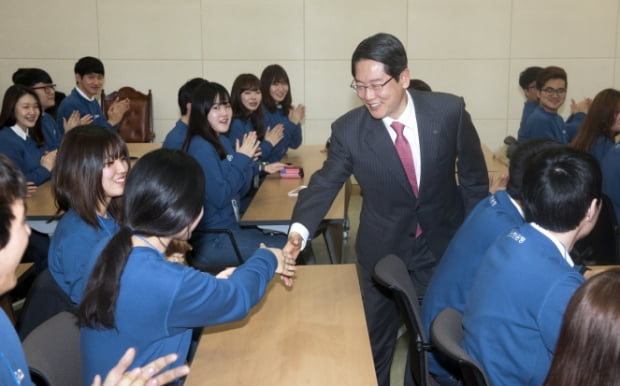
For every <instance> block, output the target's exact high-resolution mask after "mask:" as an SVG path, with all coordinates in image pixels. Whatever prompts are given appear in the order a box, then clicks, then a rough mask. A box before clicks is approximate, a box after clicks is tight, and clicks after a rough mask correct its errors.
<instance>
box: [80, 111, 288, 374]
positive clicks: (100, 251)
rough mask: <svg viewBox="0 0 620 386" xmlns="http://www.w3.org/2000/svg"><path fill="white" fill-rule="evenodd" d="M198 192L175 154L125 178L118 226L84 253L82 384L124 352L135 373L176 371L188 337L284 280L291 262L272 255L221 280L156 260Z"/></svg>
mask: <svg viewBox="0 0 620 386" xmlns="http://www.w3.org/2000/svg"><path fill="white" fill-rule="evenodd" d="M194 108H195V105H192V111H193V109H194ZM191 123H192V121H191V119H190V126H191ZM204 186H205V178H204V175H203V173H202V171H201V167H200V165H199V164H198V162H196V161H195V160H194V159H193V158H192V157H191V156H189V155H187V154H185V153H184V152H182V151H179V150H170V149H159V150H156V151H153V152H150V153H148V154H146V155H144V156H143V157H142V158H140V159H139V160H138V162H136V164H135V166H134V167H133V168H132V169H131V171H130V172H129V174H128V176H127V185H126V187H125V195H124V209H123V216H122V218H123V224H122V225H123V226H122V228H121V230H120V231H119V232H118V233H116V235H114V237H113V238H112V239H111V240H110V241H109V242H108V243H107V244H105V243H103V244H99V245H98V246H96V247H95V248H94V250H93V255H92V257H95V260H96V263H95V265H94V268H93V271H92V275H91V276H90V279H89V281H88V285H87V288H86V292H85V295H84V298H83V300H82V303H81V304H80V305H79V307H78V312H77V315H78V319H79V323H80V326H81V345H82V356H83V370H84V379H85V380H88V379H91V378H92V376H93V375H94V374H96V373H102V372H106V371H108V369H109V368H110V367H111V366H112V365H113V361H111V360H110V358H115V357H118V356H119V355H120V354H121V353H122V352H124V351H125V350H126V349H127V347H129V346H135V347H136V350H137V359H136V362H135V364H136V365H137V366H142V365H143V364H144V363H148V362H150V361H151V360H153V359H154V358H156V357H158V356H160V355H162V354H163V353H168V352H175V353H177V354H178V357H179V359H178V360H177V361H176V362H175V363H174V365H180V364H182V363H183V361H184V359H185V357H186V355H187V353H188V350H189V345H190V340H191V336H192V328H194V327H202V326H205V325H211V324H218V323H225V322H229V321H234V320H239V319H241V318H243V317H245V316H246V315H247V313H248V312H249V311H250V309H251V308H252V306H253V305H254V304H256V303H257V302H258V301H259V300H260V299H261V297H262V296H263V294H264V292H265V288H266V286H267V283H269V281H270V279H271V278H272V276H273V275H274V272H275V273H280V274H285V275H288V276H291V275H293V274H294V270H295V267H294V260H292V259H287V261H286V262H285V259H284V257H283V254H282V251H281V250H279V249H267V248H260V249H257V250H256V251H255V252H254V253H253V256H252V257H251V258H250V259H249V260H248V261H247V262H246V263H245V264H243V265H242V266H240V267H238V268H236V269H229V270H227V271H225V274H224V276H222V277H223V278H216V277H214V276H212V275H210V274H208V273H204V272H200V271H198V270H195V269H193V268H191V267H187V266H185V265H182V264H178V263H172V262H168V261H166V260H165V258H164V254H163V253H164V251H165V249H166V248H167V246H168V244H169V243H170V242H171V240H173V239H182V240H187V238H189V237H190V235H191V233H192V231H193V230H194V228H195V227H196V225H197V224H198V222H199V221H200V218H201V216H202V214H203V202H204V193H205V191H204ZM97 256H98V257H97ZM226 277H227V279H225V278H226ZM291 284H292V283H291V282H290V278H289V282H288V285H291Z"/></svg>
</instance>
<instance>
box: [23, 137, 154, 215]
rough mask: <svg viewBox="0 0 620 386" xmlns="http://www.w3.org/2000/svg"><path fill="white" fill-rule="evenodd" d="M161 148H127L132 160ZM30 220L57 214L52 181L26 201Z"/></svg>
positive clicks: (131, 145) (140, 145) (150, 145)
mask: <svg viewBox="0 0 620 386" xmlns="http://www.w3.org/2000/svg"><path fill="white" fill-rule="evenodd" d="M160 147H161V142H149V143H128V144H127V148H128V150H129V155H130V156H131V157H132V158H140V157H142V156H143V155H144V154H146V153H148V152H149V151H151V150H156V149H159V148H160ZM26 205H27V206H28V210H27V212H26V213H27V216H28V220H48V219H49V218H51V217H52V216H53V215H54V214H55V213H56V205H55V204H54V197H53V196H52V187H51V183H50V181H47V182H46V183H44V184H42V185H40V186H39V187H38V188H37V191H36V192H34V194H33V195H32V197H30V198H28V199H27V200H26Z"/></svg>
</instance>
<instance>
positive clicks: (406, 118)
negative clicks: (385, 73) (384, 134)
mask: <svg viewBox="0 0 620 386" xmlns="http://www.w3.org/2000/svg"><path fill="white" fill-rule="evenodd" d="M405 94H406V95H407V106H406V107H405V111H403V113H402V114H401V115H400V117H398V119H393V118H390V117H387V116H386V117H385V118H383V119H382V121H383V124H384V125H385V127H388V128H389V127H391V126H390V125H391V124H392V122H394V121H398V122H400V123H402V124H404V125H405V126H406V127H417V122H416V119H415V107H414V106H413V99H412V98H411V95H409V91H405Z"/></svg>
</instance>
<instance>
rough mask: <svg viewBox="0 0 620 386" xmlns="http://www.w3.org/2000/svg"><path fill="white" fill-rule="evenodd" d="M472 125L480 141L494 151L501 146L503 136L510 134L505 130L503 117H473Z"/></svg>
mask: <svg viewBox="0 0 620 386" xmlns="http://www.w3.org/2000/svg"><path fill="white" fill-rule="evenodd" d="M474 126H475V127H476V131H477V132H478V136H479V137H480V142H481V143H483V144H485V145H487V146H488V147H489V148H490V149H491V150H494V151H495V150H497V149H498V148H499V147H501V145H502V144H503V143H504V138H506V136H507V135H510V133H509V132H508V130H506V121H505V120H503V119H474Z"/></svg>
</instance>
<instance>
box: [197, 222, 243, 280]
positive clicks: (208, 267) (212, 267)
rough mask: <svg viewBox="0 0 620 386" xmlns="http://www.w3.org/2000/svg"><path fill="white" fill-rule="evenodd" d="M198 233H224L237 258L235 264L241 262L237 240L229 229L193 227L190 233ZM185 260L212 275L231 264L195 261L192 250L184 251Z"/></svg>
mask: <svg viewBox="0 0 620 386" xmlns="http://www.w3.org/2000/svg"><path fill="white" fill-rule="evenodd" d="M200 233H225V234H226V235H227V236H228V239H229V240H230V243H231V245H232V247H233V250H234V251H235V258H236V260H237V264H236V265H241V264H243V257H242V256H241V251H240V250H239V246H238V245H237V240H235V235H234V234H233V233H232V231H231V230H230V229H211V228H210V229H205V228H197V229H194V231H193V232H192V235H197V234H200ZM186 260H187V262H188V264H189V265H191V266H192V267H194V268H196V269H197V270H200V271H203V272H208V273H210V274H212V275H217V274H218V273H219V272H221V271H223V270H224V269H226V268H228V267H230V266H231V264H217V263H215V264H201V263H199V262H198V261H196V259H195V257H194V254H193V253H192V251H188V252H187V253H186Z"/></svg>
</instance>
